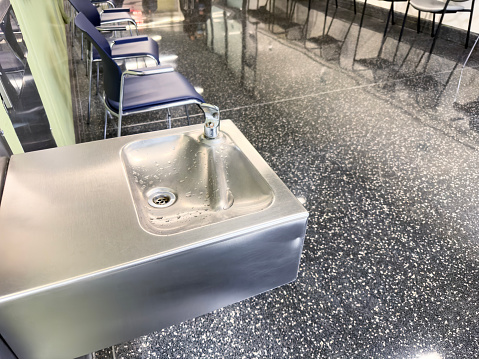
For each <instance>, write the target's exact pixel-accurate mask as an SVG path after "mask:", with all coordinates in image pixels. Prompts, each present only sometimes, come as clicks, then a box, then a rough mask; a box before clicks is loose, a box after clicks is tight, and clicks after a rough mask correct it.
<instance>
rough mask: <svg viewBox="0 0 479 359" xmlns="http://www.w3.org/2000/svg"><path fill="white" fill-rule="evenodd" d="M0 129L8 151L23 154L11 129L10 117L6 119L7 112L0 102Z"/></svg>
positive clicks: (13, 130)
mask: <svg viewBox="0 0 479 359" xmlns="http://www.w3.org/2000/svg"><path fill="white" fill-rule="evenodd" d="M0 129H2V130H3V133H4V135H5V139H6V140H7V142H8V145H9V146H10V149H11V150H12V152H13V153H14V154H17V153H23V148H22V145H21V144H20V141H19V140H18V137H17V134H16V132H15V129H14V128H13V125H12V122H11V121H10V117H8V114H7V111H6V110H5V107H3V104H2V103H1V100H0Z"/></svg>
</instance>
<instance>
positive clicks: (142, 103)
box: [107, 72, 205, 112]
mask: <svg viewBox="0 0 479 359" xmlns="http://www.w3.org/2000/svg"><path fill="white" fill-rule="evenodd" d="M123 89H124V93H123V112H129V111H134V112H138V111H143V110H147V109H148V108H151V107H155V106H160V105H168V104H173V103H175V102H180V101H189V100H192V101H198V102H199V103H203V102H205V101H204V99H203V97H201V96H200V95H199V94H198V93H197V92H196V90H195V88H194V87H193V86H192V85H191V84H190V83H189V82H188V80H186V79H185V78H184V77H183V75H181V74H180V73H178V72H168V73H163V74H158V75H152V76H131V77H127V78H125V83H124V87H123ZM151 89H155V91H151ZM107 102H108V106H109V107H110V108H112V109H113V110H115V111H118V110H119V105H118V102H116V101H112V100H111V99H107Z"/></svg>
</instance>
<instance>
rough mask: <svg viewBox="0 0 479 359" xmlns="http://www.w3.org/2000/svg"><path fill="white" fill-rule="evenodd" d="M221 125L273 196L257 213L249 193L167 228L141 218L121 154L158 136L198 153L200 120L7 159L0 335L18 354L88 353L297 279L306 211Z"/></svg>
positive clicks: (39, 357)
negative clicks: (214, 213) (211, 213)
mask: <svg viewBox="0 0 479 359" xmlns="http://www.w3.org/2000/svg"><path fill="white" fill-rule="evenodd" d="M222 132H223V133H224V134H225V135H226V137H227V138H229V139H230V140H231V141H234V145H235V146H236V147H237V150H236V151H237V152H238V153H241V155H239V154H238V153H236V154H235V151H233V150H231V154H229V155H228V156H240V157H241V156H244V157H245V159H241V161H236V162H239V163H242V165H245V163H246V162H247V161H249V163H250V164H251V165H245V166H246V169H247V170H248V171H249V170H250V169H251V168H255V169H256V171H257V173H258V176H259V177H261V178H262V179H264V182H265V183H267V185H268V187H269V188H271V190H270V192H271V193H272V196H273V201H272V203H271V204H270V205H269V206H264V203H263V202H262V203H263V204H262V206H263V210H258V208H257V203H256V202H255V201H254V199H253V198H252V197H251V200H252V205H253V209H254V210H252V211H251V213H248V212H247V211H245V213H244V214H243V215H238V216H236V217H233V218H229V219H226V218H225V219H223V220H221V221H218V222H201V223H198V224H197V227H195V228H191V229H189V230H181V229H178V230H172V229H171V228H170V229H168V231H169V234H168V235H164V234H163V235H157V234H152V233H150V232H148V231H145V230H143V229H142V227H141V226H140V224H139V222H138V216H137V213H136V209H135V204H134V201H135V199H134V196H135V195H134V193H133V192H134V191H135V190H136V189H135V187H132V186H131V184H129V183H128V180H127V179H126V176H125V168H124V165H123V161H124V157H125V156H126V154H125V152H126V151H127V150H128V148H129V146H131V147H130V149H132V148H133V147H134V145H135V144H139V143H141V141H144V140H147V141H149V143H152V144H155V145H157V144H158V143H162V141H163V142H164V141H166V140H165V138H168V139H169V140H171V141H173V142H174V141H177V140H178V139H184V141H185V145H186V146H191V147H188V148H191V149H197V148H199V147H198V146H200V143H194V140H190V138H198V137H199V136H200V134H202V133H203V125H195V126H190V127H185V128H175V129H171V130H165V131H161V132H152V133H146V134H141V135H136V136H127V137H120V138H115V139H110V140H106V141H98V142H92V143H86V144H80V145H75V146H67V147H62V148H55V149H49V150H44V151H37V152H32V153H27V154H21V155H14V156H12V159H11V162H10V167H9V171H8V176H7V181H6V185H5V190H4V196H3V201H2V206H1V207H0V228H2V236H1V238H0V248H2V251H1V252H0V277H1V278H2V281H0V333H1V335H2V336H3V338H4V339H5V341H6V342H7V343H8V345H10V347H11V348H12V350H13V351H14V352H15V353H16V354H17V355H18V357H19V359H65V358H74V357H78V356H81V355H85V354H86V353H91V352H93V351H96V350H99V349H101V348H104V347H107V346H110V345H112V344H115V343H119V342H122V341H124V340H128V339H131V338H135V337H138V336H140V335H142V334H146V333H149V332H152V331H153V330H158V329H160V328H163V327H167V326H170V325H172V324H176V323H179V322H181V321H184V320H186V319H189V318H193V317H195V316H198V315H201V314H204V313H207V312H210V311H212V310H214V309H217V308H220V307H223V306H225V305H228V304H231V303H234V302H237V301H240V300H242V299H245V298H248V297H250V296H254V295H256V294H258V293H261V292H263V291H267V290H269V289H271V288H274V287H277V286H280V285H282V284H284V283H287V282H289V281H292V280H294V279H295V278H296V275H297V270H298V265H299V259H300V256H301V249H302V244H303V240H304V235H305V228H306V220H307V215H308V214H307V212H306V211H305V209H304V208H303V206H302V205H301V204H300V203H299V202H298V201H297V200H296V198H295V197H294V196H293V195H292V194H291V192H290V191H289V190H288V189H287V188H286V187H285V186H284V184H283V183H282V182H281V180H280V179H279V178H278V177H277V176H276V174H275V173H274V172H273V171H272V170H271V168H269V166H268V165H267V164H266V163H265V162H264V161H263V159H262V158H261V157H260V156H259V154H258V153H257V152H256V151H255V150H254V148H253V147H252V146H251V145H250V144H249V143H248V141H247V140H246V139H245V138H244V136H243V135H242V134H241V132H240V131H239V130H238V129H237V128H236V127H235V126H234V125H233V123H232V122H231V121H223V122H222ZM156 138H158V139H160V140H155V139H156ZM211 141H216V140H211ZM125 146H126V147H125ZM228 146H230V145H228ZM231 147H233V145H231ZM122 148H124V150H123V151H122ZM183 154H187V153H183ZM157 155H158V161H160V162H161V161H162V160H163V157H164V156H167V155H163V154H162V153H157ZM191 156H192V158H194V153H191ZM121 158H123V160H122V159H121ZM131 159H133V157H131ZM246 159H247V161H246ZM182 160H183V162H185V163H188V162H190V163H191V161H192V159H191V158H182ZM236 162H235V161H234V158H233V159H228V162H227V163H231V165H230V166H234V165H236ZM178 166H179V165H178ZM181 166H184V164H181ZM248 166H249V167H248ZM181 168H182V171H187V170H188V168H184V167H181ZM230 168H231V167H230ZM230 168H229V169H230ZM162 174H163V175H165V172H162ZM253 176H256V175H253ZM227 178H228V177H227ZM192 183H193V184H194V182H192ZM248 183H249V182H248ZM255 183H256V184H257V183H259V185H260V186H263V184H261V181H258V179H257V178H256V182H255ZM235 186H236V185H235ZM235 186H231V190H232V191H233V189H234V188H236V187H235ZM174 189H175V190H177V191H178V195H179V196H180V193H182V191H183V190H182V189H180V190H178V189H177V188H174ZM192 190H193V189H192ZM250 190H257V189H250ZM264 190H265V189H263V190H261V191H260V192H259V193H260V194H261V195H263V194H264V195H265V196H266V197H267V196H269V194H268V193H269V192H268V191H265V192H263V191H264ZM233 196H235V202H234V203H233V206H232V207H231V208H230V209H228V210H224V211H222V212H224V213H226V212H228V211H230V210H231V211H232V210H233V209H234V207H235V206H236V205H237V202H236V197H240V196H239V195H236V194H235V193H234V192H233ZM179 201H180V199H178V203H177V204H174V205H173V206H171V207H170V208H167V209H166V210H168V209H173V208H175V206H177V205H178V208H180V203H179ZM25 203H28V206H26V205H25ZM239 205H241V202H240V204H239ZM144 206H149V205H148V203H146V202H145V203H144ZM245 206H246V204H245ZM159 211H160V210H159ZM220 212H221V211H220ZM156 230H158V229H157V228H155V231H156Z"/></svg>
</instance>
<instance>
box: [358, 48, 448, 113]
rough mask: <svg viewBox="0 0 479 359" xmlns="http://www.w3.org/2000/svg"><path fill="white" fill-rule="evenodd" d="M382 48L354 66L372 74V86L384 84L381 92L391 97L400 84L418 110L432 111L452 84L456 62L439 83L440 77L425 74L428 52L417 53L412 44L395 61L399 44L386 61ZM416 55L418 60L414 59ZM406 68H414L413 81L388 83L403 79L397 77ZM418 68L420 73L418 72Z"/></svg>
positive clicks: (407, 79)
mask: <svg viewBox="0 0 479 359" xmlns="http://www.w3.org/2000/svg"><path fill="white" fill-rule="evenodd" d="M384 44H385V41H384V42H383V43H382V44H381V48H380V51H379V53H378V55H377V57H376V58H366V59H359V60H355V63H357V64H359V65H361V66H363V68H365V69H369V70H370V71H372V72H373V75H374V76H375V77H374V82H375V83H382V84H384V85H382V86H381V92H383V91H387V90H391V91H392V92H393V93H396V92H397V91H396V90H395V86H396V85H398V84H400V85H401V87H402V88H404V87H405V88H409V89H410V90H411V92H414V93H415V96H414V98H415V100H416V102H417V104H418V105H419V106H421V107H423V108H430V109H434V110H435V109H436V108H437V106H438V104H439V100H440V99H441V97H442V95H443V94H444V93H445V91H446V88H447V86H448V85H449V82H450V81H451V78H452V76H453V74H454V72H455V70H456V68H457V66H458V62H456V63H455V64H454V67H453V68H452V69H451V70H450V72H449V74H448V76H447V78H446V80H445V81H440V78H441V76H440V75H437V74H432V73H431V71H430V72H429V73H428V71H427V69H428V67H429V65H430V63H431V61H430V60H431V55H430V54H428V53H427V51H422V50H419V49H417V48H416V47H415V46H414V43H413V44H411V45H410V47H409V50H408V51H407V53H406V54H405V55H404V58H402V59H399V60H398V56H399V55H398V48H399V43H396V50H395V51H394V54H393V57H392V60H388V59H386V58H383V57H381V56H382V54H383V51H384V50H383V49H384ZM419 52H420V53H419ZM418 53H419V54H418ZM416 54H417V55H419V56H416V57H414V55H416ZM406 64H407V66H408V70H407V71H410V67H411V65H413V64H415V65H414V74H415V76H414V78H412V77H411V76H407V77H405V78H404V79H403V80H402V81H400V82H397V81H391V79H397V78H402V76H398V74H400V73H401V70H402V69H403V67H404V66H405V65H406ZM421 66H422V69H420V67H421ZM353 69H354V67H353Z"/></svg>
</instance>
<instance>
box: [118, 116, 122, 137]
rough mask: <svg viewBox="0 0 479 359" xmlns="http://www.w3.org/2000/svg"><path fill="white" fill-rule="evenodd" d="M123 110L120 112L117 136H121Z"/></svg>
mask: <svg viewBox="0 0 479 359" xmlns="http://www.w3.org/2000/svg"><path fill="white" fill-rule="evenodd" d="M121 117H122V116H121V111H120V112H119V113H118V132H117V136H118V137H121Z"/></svg>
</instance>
